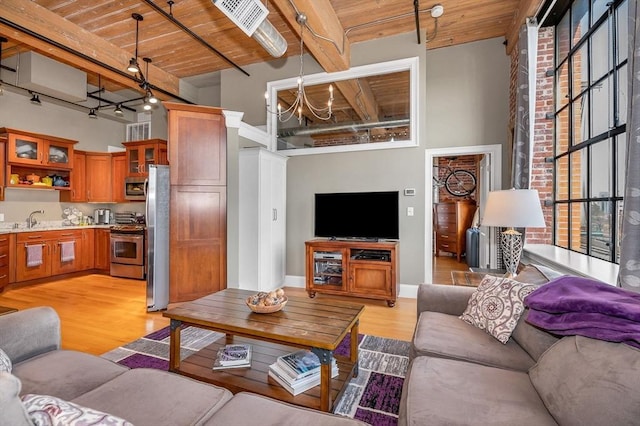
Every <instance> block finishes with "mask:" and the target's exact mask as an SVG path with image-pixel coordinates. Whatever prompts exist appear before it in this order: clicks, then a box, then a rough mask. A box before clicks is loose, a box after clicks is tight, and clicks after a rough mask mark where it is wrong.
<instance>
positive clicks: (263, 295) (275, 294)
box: [246, 288, 288, 314]
mask: <svg viewBox="0 0 640 426" xmlns="http://www.w3.org/2000/svg"><path fill="white" fill-rule="evenodd" d="M287 300H288V299H287V296H285V295H284V290H283V289H281V288H279V289H276V290H273V291H270V292H268V293H267V292H264V291H261V292H260V293H256V294H254V295H251V296H249V297H247V300H246V302H247V306H248V307H249V309H251V310H252V311H253V312H256V313H258V314H271V313H273V312H278V311H279V310H281V309H282V308H284V305H286V304H287Z"/></svg>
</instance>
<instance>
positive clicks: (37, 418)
mask: <svg viewBox="0 0 640 426" xmlns="http://www.w3.org/2000/svg"><path fill="white" fill-rule="evenodd" d="M22 404H23V405H24V408H25V409H26V410H27V413H28V414H29V417H30V418H31V421H32V422H33V424H34V425H35V426H54V425H65V426H92V425H96V426H97V425H109V426H133V424H131V423H129V422H128V421H126V420H124V419H121V418H120V417H116V416H112V415H110V414H106V413H103V412H101V411H98V410H94V409H92V408H85V407H81V406H79V405H77V404H74V403H72V402H68V401H65V400H63V399H60V398H56V397H54V396H49V395H34V394H27V395H24V396H23V397H22Z"/></svg>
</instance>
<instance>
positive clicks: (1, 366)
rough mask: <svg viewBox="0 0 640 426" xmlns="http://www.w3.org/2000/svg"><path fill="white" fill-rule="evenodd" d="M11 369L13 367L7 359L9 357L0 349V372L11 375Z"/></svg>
mask: <svg viewBox="0 0 640 426" xmlns="http://www.w3.org/2000/svg"><path fill="white" fill-rule="evenodd" d="M12 368H13V366H12V365H11V359H10V358H9V355H7V354H6V353H5V352H4V351H3V350H2V349H0V371H4V372H5V373H11V369H12Z"/></svg>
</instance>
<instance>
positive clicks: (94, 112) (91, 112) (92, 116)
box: [89, 108, 98, 118]
mask: <svg viewBox="0 0 640 426" xmlns="http://www.w3.org/2000/svg"><path fill="white" fill-rule="evenodd" d="M89 118H98V114H96V110H95V109H93V108H91V109H90V110H89Z"/></svg>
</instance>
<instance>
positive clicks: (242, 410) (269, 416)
mask: <svg viewBox="0 0 640 426" xmlns="http://www.w3.org/2000/svg"><path fill="white" fill-rule="evenodd" d="M204 424H205V425H211V426H217V425H251V424H260V425H278V426H299V425H304V426H342V425H343V426H347V425H354V426H357V425H362V426H366V424H365V423H362V422H360V421H357V420H353V419H350V418H348V417H342V416H338V415H334V414H327V413H323V412H320V411H316V410H310V409H307V408H302V407H297V406H293V405H290V404H285V403H283V402H279V401H276V400H273V399H271V398H267V397H264V396H261V395H256V394H252V393H246V392H241V393H238V394H236V395H235V396H234V397H233V399H231V401H229V402H227V403H226V404H225V405H224V407H222V408H221V409H220V410H219V411H218V412H216V413H215V414H214V415H213V417H212V418H211V419H209V421H207V422H205V423H204Z"/></svg>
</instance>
